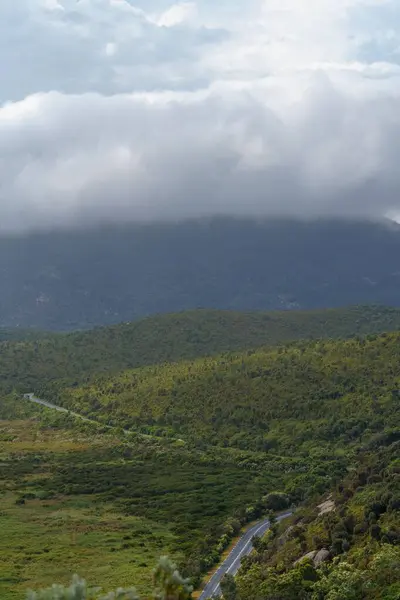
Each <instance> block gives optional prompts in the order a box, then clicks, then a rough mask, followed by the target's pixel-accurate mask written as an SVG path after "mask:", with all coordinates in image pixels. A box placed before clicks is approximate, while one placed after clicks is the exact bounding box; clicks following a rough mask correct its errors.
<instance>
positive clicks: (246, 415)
mask: <svg viewBox="0 0 400 600" xmlns="http://www.w3.org/2000/svg"><path fill="white" fill-rule="evenodd" d="M399 363H400V333H391V334H383V335H381V336H377V337H372V336H371V337H369V338H368V339H366V340H356V339H352V340H348V341H340V340H339V341H331V340H321V341H315V342H298V343H296V344H292V345H288V346H287V347H283V348H282V347H278V348H266V349H259V350H255V351H250V352H249V351H247V352H242V353H238V354H231V355H229V354H225V355H223V356H216V357H213V358H210V357H207V358H199V359H197V360H195V361H183V362H179V363H175V364H165V365H159V366H157V365H153V366H149V367H144V368H141V369H136V370H130V371H126V372H123V373H121V374H119V375H117V376H114V377H110V376H107V375H105V376H102V377H99V378H97V380H95V381H93V382H91V383H89V384H86V385H84V386H81V387H76V386H74V387H70V388H65V387H64V386H63V385H62V383H60V382H58V383H57V382H56V383H55V384H54V385H52V384H50V385H48V386H43V387H42V388H41V389H40V390H38V393H40V394H42V395H44V397H47V398H49V399H52V400H53V401H54V402H55V403H56V404H61V405H63V406H66V407H67V408H70V409H71V410H74V411H76V412H80V413H83V414H87V415H90V416H92V417H94V418H98V419H100V420H102V421H105V422H109V423H110V422H111V423H114V424H116V425H123V426H124V427H128V428H129V427H131V428H132V429H133V430H136V429H139V430H141V431H144V432H149V433H157V435H163V434H166V435H176V436H183V437H184V438H186V439H190V440H191V441H192V442H198V443H200V444H204V443H207V444H213V445H220V446H223V447H226V446H232V447H237V448H243V449H252V450H267V451H268V450H273V452H274V453H276V454H280V453H282V452H285V453H287V452H289V451H292V452H294V453H299V452H301V453H304V454H305V455H307V454H308V452H309V444H312V445H314V444H318V446H319V451H320V452H322V453H325V454H326V456H329V454H330V453H331V452H333V451H334V448H335V446H336V444H337V443H338V441H340V443H341V444H349V445H351V444H356V443H359V441H360V440H362V439H364V438H368V437H369V436H371V435H372V434H373V433H374V432H377V431H380V430H381V429H382V424H383V423H384V424H385V426H387V427H392V428H395V427H398V424H399V410H400V405H399V394H400V392H399V390H400V370H399V369H398V364H399ZM383 415H384V418H383Z"/></svg>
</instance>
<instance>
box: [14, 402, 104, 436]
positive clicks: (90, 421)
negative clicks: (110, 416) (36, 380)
mask: <svg viewBox="0 0 400 600" xmlns="http://www.w3.org/2000/svg"><path fill="white" fill-rule="evenodd" d="M24 398H25V400H30V401H31V402H34V403H35V404H41V405H42V406H46V407H47V408H53V409H54V410H58V412H63V413H68V414H70V415H72V416H73V417H76V418H77V419H81V421H86V422H87V423H95V424H96V425H101V426H102V427H107V428H109V429H111V425H103V424H102V423H98V422H97V421H94V420H93V419H88V418H87V417H84V416H83V415H79V414H78V413H75V412H72V411H70V410H68V409H67V408H64V407H63V406H57V405H56V404H52V403H51V402H47V400H41V399H40V398H36V396H35V394H24Z"/></svg>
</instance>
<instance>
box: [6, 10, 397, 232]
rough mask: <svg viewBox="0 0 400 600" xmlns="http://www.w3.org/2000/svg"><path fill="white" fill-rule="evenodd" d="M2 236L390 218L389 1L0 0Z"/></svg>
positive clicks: (393, 14)
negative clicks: (112, 225) (133, 226)
mask: <svg viewBox="0 0 400 600" xmlns="http://www.w3.org/2000/svg"><path fill="white" fill-rule="evenodd" d="M0 82H1V85H0V231H3V232H4V231H7V232H8V231H26V230H30V229H37V228H45V229H46V228H53V227H59V226H70V225H74V224H75V223H79V224H81V223H84V224H85V223H88V224H93V223H98V222H103V221H105V222H109V221H112V222H114V221H117V222H118V221H120V220H122V221H124V222H125V221H126V220H127V219H131V220H133V221H152V220H176V219H182V218H188V217H202V216H210V215H238V216H253V215H254V216H291V217H323V216H327V217H331V216H333V217H337V216H349V217H366V218H381V217H385V216H389V217H393V218H396V219H397V218H398V215H400V194H399V187H400V169H399V167H398V162H399V157H400V3H399V2H398V0H218V2H216V1H215V0H193V1H188V2H177V3H173V2H171V1H169V0H18V2H1V3H0Z"/></svg>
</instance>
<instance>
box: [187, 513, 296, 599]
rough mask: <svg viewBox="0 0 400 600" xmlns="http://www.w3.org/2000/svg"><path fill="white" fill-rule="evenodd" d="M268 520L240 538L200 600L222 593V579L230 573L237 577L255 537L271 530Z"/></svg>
mask: <svg viewBox="0 0 400 600" xmlns="http://www.w3.org/2000/svg"><path fill="white" fill-rule="evenodd" d="M291 514H292V513H291V512H287V513H285V514H284V515H280V516H279V517H278V518H277V520H278V521H282V520H283V519H287V518H288V517H290V516H291ZM269 525H270V524H269V521H268V519H264V521H260V522H259V523H257V524H256V525H253V526H252V527H250V529H248V530H247V531H246V532H245V533H244V534H243V536H242V537H241V538H240V540H239V541H238V543H237V544H236V546H235V547H234V548H233V550H232V551H231V553H230V554H229V556H228V558H226V559H225V560H224V562H223V563H222V564H221V565H220V567H219V568H218V570H217V571H216V572H215V573H214V575H213V576H212V577H211V579H210V581H209V582H208V583H207V585H206V586H205V588H204V590H203V591H202V593H201V594H200V596H199V600H206V599H208V598H212V597H213V596H215V595H216V594H219V593H220V592H221V590H220V583H221V579H222V578H223V577H224V575H226V574H227V573H229V574H230V575H236V573H237V572H238V570H239V568H240V562H241V559H242V558H243V556H248V555H249V554H250V552H251V551H252V550H253V544H252V539H253V537H262V536H263V535H264V534H265V533H266V531H268V529H269Z"/></svg>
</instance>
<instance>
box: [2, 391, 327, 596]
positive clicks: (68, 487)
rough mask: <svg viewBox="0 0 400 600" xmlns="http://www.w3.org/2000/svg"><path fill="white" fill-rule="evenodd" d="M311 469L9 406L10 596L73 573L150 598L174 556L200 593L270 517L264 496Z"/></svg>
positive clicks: (5, 562) (6, 591) (6, 557)
mask: <svg viewBox="0 0 400 600" xmlns="http://www.w3.org/2000/svg"><path fill="white" fill-rule="evenodd" d="M315 464H317V461H316V462H315ZM285 465H287V467H288V468H289V467H290V470H291V472H290V473H286V470H287V469H286V468H285ZM302 471H303V467H302V464H301V463H300V462H297V463H296V464H295V463H294V462H293V461H292V459H288V460H287V461H286V460H285V459H284V458H281V459H279V460H277V461H274V464H269V460H268V458H267V457H266V456H265V455H264V454H262V453H258V454H257V453H252V452H237V451H233V450H230V449H219V448H213V447H212V446H210V447H208V448H207V449H205V450H199V449H198V448H194V447H192V446H191V445H190V444H189V443H183V442H179V441H175V440H168V439H164V440H163V439H160V438H153V437H144V436H136V435H131V436H129V437H128V436H126V435H124V434H123V433H121V432H119V431H118V430H104V429H103V428H101V427H98V426H96V425H93V424H90V423H84V422H82V421H79V420H74V419H73V418H71V417H68V416H67V415H65V414H59V413H57V412H55V411H51V410H47V409H42V408H39V407H37V406H36V405H31V404H30V403H29V402H24V401H21V400H20V399H16V398H15V397H13V396H10V397H8V398H5V397H3V398H2V400H1V402H0V480H1V486H0V489H1V492H0V519H1V532H2V535H1V536H0V556H1V560H0V597H1V598H2V600H3V599H4V600H9V599H10V600H11V599H14V598H21V594H22V592H23V590H24V589H26V588H27V587H37V586H48V585H50V584H51V583H52V582H53V581H54V580H56V581H58V582H60V583H63V584H66V583H67V582H68V580H69V579H70V576H71V574H73V573H74V572H78V573H82V574H84V575H85V577H87V578H88V580H89V581H93V582H95V583H96V584H100V585H101V586H102V587H103V588H110V589H111V588H114V587H117V586H119V585H122V586H129V585H131V584H132V582H134V583H135V584H136V585H137V589H138V592H139V593H143V594H148V593H149V591H150V589H151V565H152V564H154V563H155V562H156V560H157V559H158V557H159V556H160V555H162V554H165V553H166V554H168V555H170V556H171V557H173V558H174V559H175V560H176V561H177V562H178V564H179V566H180V568H181V569H182V572H183V574H184V575H185V576H186V575H190V576H191V578H192V582H193V583H195V584H196V583H198V581H199V576H200V574H201V573H203V572H205V571H207V570H208V569H209V568H210V567H212V566H213V565H214V564H215V562H216V561H217V560H218V558H219V556H220V553H221V552H222V551H223V550H224V549H225V548H226V546H227V545H228V544H229V542H230V540H231V539H232V537H233V536H235V535H237V534H238V532H239V530H240V528H241V527H242V525H244V524H245V523H246V522H248V521H250V520H253V519H256V518H258V517H259V516H260V515H261V514H263V511H264V510H265V508H266V505H265V502H264V501H263V497H264V496H265V494H266V493H267V492H269V491H270V490H274V489H279V488H280V487H284V486H285V484H286V483H287V482H289V480H290V481H291V480H294V479H296V477H300V478H301V477H302V476H303V472H302ZM315 477H316V476H315Z"/></svg>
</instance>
